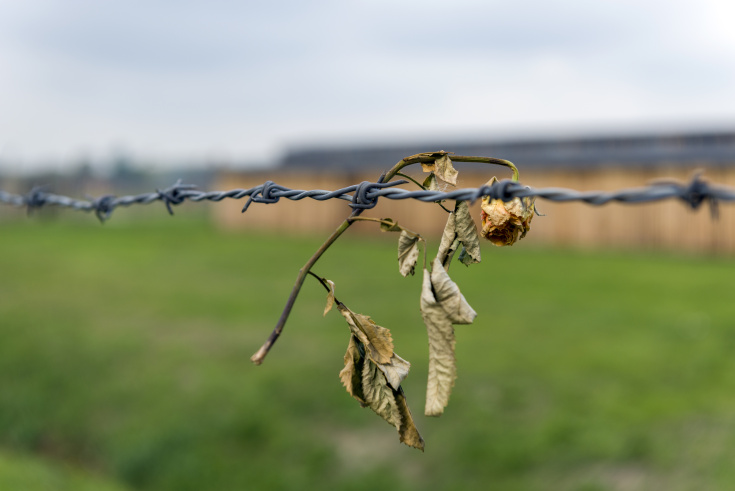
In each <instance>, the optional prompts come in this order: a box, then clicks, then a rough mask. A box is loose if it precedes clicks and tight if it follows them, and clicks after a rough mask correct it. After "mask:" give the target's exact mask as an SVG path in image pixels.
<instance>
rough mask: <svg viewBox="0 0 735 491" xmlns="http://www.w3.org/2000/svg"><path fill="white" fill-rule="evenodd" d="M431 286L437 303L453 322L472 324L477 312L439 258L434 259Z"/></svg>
mask: <svg viewBox="0 0 735 491" xmlns="http://www.w3.org/2000/svg"><path fill="white" fill-rule="evenodd" d="M431 286H432V290H433V292H434V295H435V297H436V301H437V303H439V305H441V307H442V309H443V310H444V312H446V314H447V317H448V318H449V320H450V321H451V322H452V324H472V322H473V321H474V320H475V317H477V312H475V311H474V309H473V308H472V307H470V304H469V303H467V300H465V298H464V295H462V293H461V292H460V291H459V287H458V286H457V284H456V283H455V282H453V281H452V279H451V278H450V277H449V275H448V274H447V272H446V271H445V270H444V268H443V267H442V263H441V261H439V258H436V259H434V263H433V264H432V269H431Z"/></svg>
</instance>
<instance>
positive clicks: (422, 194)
mask: <svg viewBox="0 0 735 491" xmlns="http://www.w3.org/2000/svg"><path fill="white" fill-rule="evenodd" d="M407 183H408V181H405V180H399V181H393V182H389V183H377V182H369V181H364V182H362V183H360V184H353V185H351V186H347V187H344V188H342V189H337V190H334V191H327V190H323V189H312V190H299V189H290V188H287V187H285V186H281V185H279V184H276V183H274V182H273V181H266V182H265V183H263V184H261V185H259V186H255V187H252V188H249V189H232V190H230V191H199V190H197V189H196V186H193V185H189V184H183V183H182V182H181V181H178V182H176V183H175V184H174V185H173V186H171V187H168V188H166V189H163V190H158V189H156V191H155V192H152V193H144V194H138V195H130V196H120V197H117V196H114V195H104V196H100V197H99V198H90V199H86V200H84V199H75V198H71V197H69V196H63V195H58V194H53V193H49V192H46V191H44V190H43V188H38V187H36V188H33V189H32V190H31V191H30V192H29V193H28V194H25V195H19V194H11V193H8V192H5V191H2V190H0V203H4V204H7V205H11V206H16V207H26V208H27V209H28V211H29V212H31V211H32V210H34V209H37V208H42V207H44V206H58V207H63V208H71V209H73V210H79V211H86V212H94V213H95V214H96V216H97V218H99V220H100V221H105V220H106V219H108V218H109V217H110V215H111V214H112V212H113V211H114V210H115V209H116V208H118V207H121V206H122V207H127V206H132V205H147V204H150V203H154V202H157V201H161V202H163V203H164V205H165V206H166V209H167V210H168V212H169V213H170V214H173V209H172V206H175V205H179V204H181V203H183V202H185V201H187V200H188V201H192V202H202V201H215V202H219V201H222V200H225V199H235V200H237V199H243V198H246V197H247V198H248V201H247V202H246V203H245V206H244V207H243V209H242V211H243V212H245V211H246V210H247V209H248V207H249V206H250V205H251V204H252V203H266V204H272V203H277V202H278V201H279V200H280V199H281V198H286V199H289V200H293V201H298V200H302V199H305V198H310V199H314V200H317V201H325V200H329V199H340V200H344V201H349V202H350V204H349V206H351V207H352V208H358V209H369V208H373V207H374V206H375V205H376V204H377V201H378V199H379V198H387V199H392V200H403V199H415V200H419V201H424V202H436V201H442V200H457V201H471V202H474V201H476V200H478V199H480V198H482V197H485V196H489V197H490V198H492V199H500V200H503V201H511V200H512V199H514V198H525V197H535V198H540V199H544V200H548V201H554V202H570V201H581V202H584V203H587V204H590V205H596V206H600V205H604V204H607V203H610V202H620V203H631V204H637V203H649V202H653V201H662V200H667V199H679V200H681V201H683V202H685V203H687V204H689V205H690V206H691V207H692V208H697V207H699V206H700V205H701V204H702V203H703V202H705V201H706V202H708V203H709V204H710V206H711V208H712V211H713V214H714V213H715V212H716V205H717V203H718V202H719V201H728V202H729V201H735V188H729V187H725V186H720V185H713V184H710V183H708V182H707V181H704V180H702V179H701V177H700V175H698V174H697V175H695V176H693V177H692V179H691V180H690V181H689V182H678V181H660V182H655V183H652V184H650V185H648V186H644V187H638V188H628V189H621V190H618V191H607V192H604V191H576V190H573V189H565V188H531V187H526V186H524V185H522V184H521V183H519V182H514V181H510V180H503V181H499V182H495V183H493V184H492V185H490V186H488V185H485V186H480V187H477V188H464V189H456V190H452V191H446V192H445V191H425V190H419V191H409V190H406V189H402V188H397V187H395V186H398V185H402V184H407Z"/></svg>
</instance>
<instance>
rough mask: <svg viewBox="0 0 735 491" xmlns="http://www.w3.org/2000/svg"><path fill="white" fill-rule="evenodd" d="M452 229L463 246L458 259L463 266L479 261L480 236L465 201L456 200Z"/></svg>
mask: <svg viewBox="0 0 735 491" xmlns="http://www.w3.org/2000/svg"><path fill="white" fill-rule="evenodd" d="M453 214H454V215H455V219H454V230H455V231H456V232H457V238H458V239H459V241H460V242H461V243H462V246H464V249H463V253H462V254H460V256H459V259H460V260H461V261H462V263H463V264H464V265H465V266H469V265H470V264H472V263H479V262H480V259H481V258H480V236H479V235H478V234H477V226H476V225H475V221H474V220H473V219H472V216H471V215H470V207H469V206H468V205H467V202H466V201H457V206H456V207H455V209H454V213H453Z"/></svg>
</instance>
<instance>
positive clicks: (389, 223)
mask: <svg viewBox="0 0 735 491" xmlns="http://www.w3.org/2000/svg"><path fill="white" fill-rule="evenodd" d="M381 220H382V221H381V222H380V230H381V231H383V232H400V231H401V227H399V226H398V222H396V221H395V220H393V219H392V218H381Z"/></svg>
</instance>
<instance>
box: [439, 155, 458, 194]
mask: <svg viewBox="0 0 735 491" xmlns="http://www.w3.org/2000/svg"><path fill="white" fill-rule="evenodd" d="M434 173H435V174H436V177H438V178H439V179H441V180H442V181H444V182H448V183H449V184H451V185H452V186H456V185H457V175H458V174H459V172H457V170H456V169H455V168H454V166H453V165H452V159H450V158H449V155H446V154H445V155H442V156H441V157H439V158H438V159H436V160H435V161H434Z"/></svg>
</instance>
